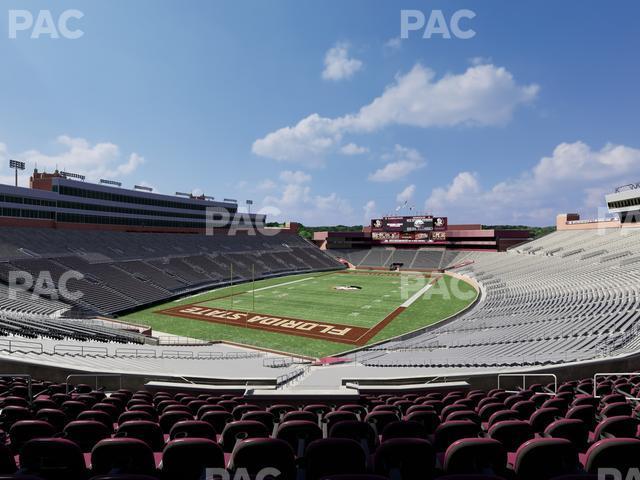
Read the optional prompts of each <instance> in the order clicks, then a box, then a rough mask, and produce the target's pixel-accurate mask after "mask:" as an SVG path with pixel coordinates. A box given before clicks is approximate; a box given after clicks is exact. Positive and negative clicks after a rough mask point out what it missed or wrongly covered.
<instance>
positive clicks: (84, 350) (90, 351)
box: [53, 345, 109, 357]
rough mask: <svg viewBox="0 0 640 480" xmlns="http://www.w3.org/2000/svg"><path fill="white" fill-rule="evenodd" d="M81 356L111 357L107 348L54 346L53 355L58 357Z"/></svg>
mask: <svg viewBox="0 0 640 480" xmlns="http://www.w3.org/2000/svg"><path fill="white" fill-rule="evenodd" d="M78 352H79V354H80V355H81V356H83V357H84V356H85V355H99V354H101V355H104V356H105V357H108V356H109V350H108V349H107V347H96V346H93V345H54V346H53V353H54V354H58V355H68V354H74V353H76V354H77V353H78Z"/></svg>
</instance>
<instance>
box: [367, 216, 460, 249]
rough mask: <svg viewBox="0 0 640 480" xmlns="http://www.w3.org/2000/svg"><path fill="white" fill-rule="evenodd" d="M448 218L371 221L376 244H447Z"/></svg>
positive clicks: (378, 219)
mask: <svg viewBox="0 0 640 480" xmlns="http://www.w3.org/2000/svg"><path fill="white" fill-rule="evenodd" d="M446 230H447V217H434V216H432V215H423V216H412V217H400V216H398V217H382V218H374V219H373V220H371V238H372V240H373V241H374V243H384V244H427V243H438V242H446V239H447V234H446Z"/></svg>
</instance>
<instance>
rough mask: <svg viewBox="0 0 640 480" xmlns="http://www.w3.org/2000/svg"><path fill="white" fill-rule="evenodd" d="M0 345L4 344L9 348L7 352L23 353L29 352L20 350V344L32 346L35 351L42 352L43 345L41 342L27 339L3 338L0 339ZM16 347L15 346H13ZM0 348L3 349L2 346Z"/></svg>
mask: <svg viewBox="0 0 640 480" xmlns="http://www.w3.org/2000/svg"><path fill="white" fill-rule="evenodd" d="M1 345H6V346H7V348H8V349H9V353H13V352H24V353H29V352H30V351H26V352H25V351H23V350H20V346H27V347H28V346H33V347H34V348H35V349H36V350H35V353H44V346H43V345H42V343H40V342H29V341H25V340H5V339H4V338H3V339H0V346H1ZM14 347H17V348H14ZM0 350H3V349H2V348H0Z"/></svg>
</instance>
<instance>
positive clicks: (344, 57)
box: [322, 43, 363, 81]
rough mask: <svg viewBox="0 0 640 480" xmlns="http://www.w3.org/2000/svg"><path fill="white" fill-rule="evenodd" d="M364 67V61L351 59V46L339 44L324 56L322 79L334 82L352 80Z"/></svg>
mask: <svg viewBox="0 0 640 480" xmlns="http://www.w3.org/2000/svg"><path fill="white" fill-rule="evenodd" d="M362 65H363V64H362V61H360V60H358V59H356V58H351V57H349V44H347V43H337V44H336V45H335V46H334V47H333V48H330V49H329V50H328V51H327V53H326V55H325V56H324V70H323V71H322V78H324V79H325V80H333V81H337V80H344V79H347V78H351V77H352V76H353V74H354V73H356V72H357V71H358V70H360V69H361V68H362Z"/></svg>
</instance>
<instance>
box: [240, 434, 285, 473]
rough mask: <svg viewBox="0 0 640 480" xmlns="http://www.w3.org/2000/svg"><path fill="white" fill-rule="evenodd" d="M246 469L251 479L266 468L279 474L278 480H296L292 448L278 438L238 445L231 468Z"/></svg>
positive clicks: (255, 440) (254, 439)
mask: <svg viewBox="0 0 640 480" xmlns="http://www.w3.org/2000/svg"><path fill="white" fill-rule="evenodd" d="M238 468H243V469H246V471H247V473H248V474H249V476H250V477H251V478H255V476H256V475H257V474H258V473H259V472H260V471H262V470H263V469H265V468H270V469H275V470H276V471H278V472H279V475H278V479H282V480H294V479H295V477H296V465H295V455H294V452H293V449H292V448H291V446H290V445H289V444H288V443H287V442H285V441H284V440H280V439H277V438H250V439H247V440H241V441H240V442H238V443H237V445H236V448H235V449H234V451H233V455H232V457H231V463H230V468H229V470H231V471H232V472H234V471H235V470H236V469H238Z"/></svg>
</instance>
